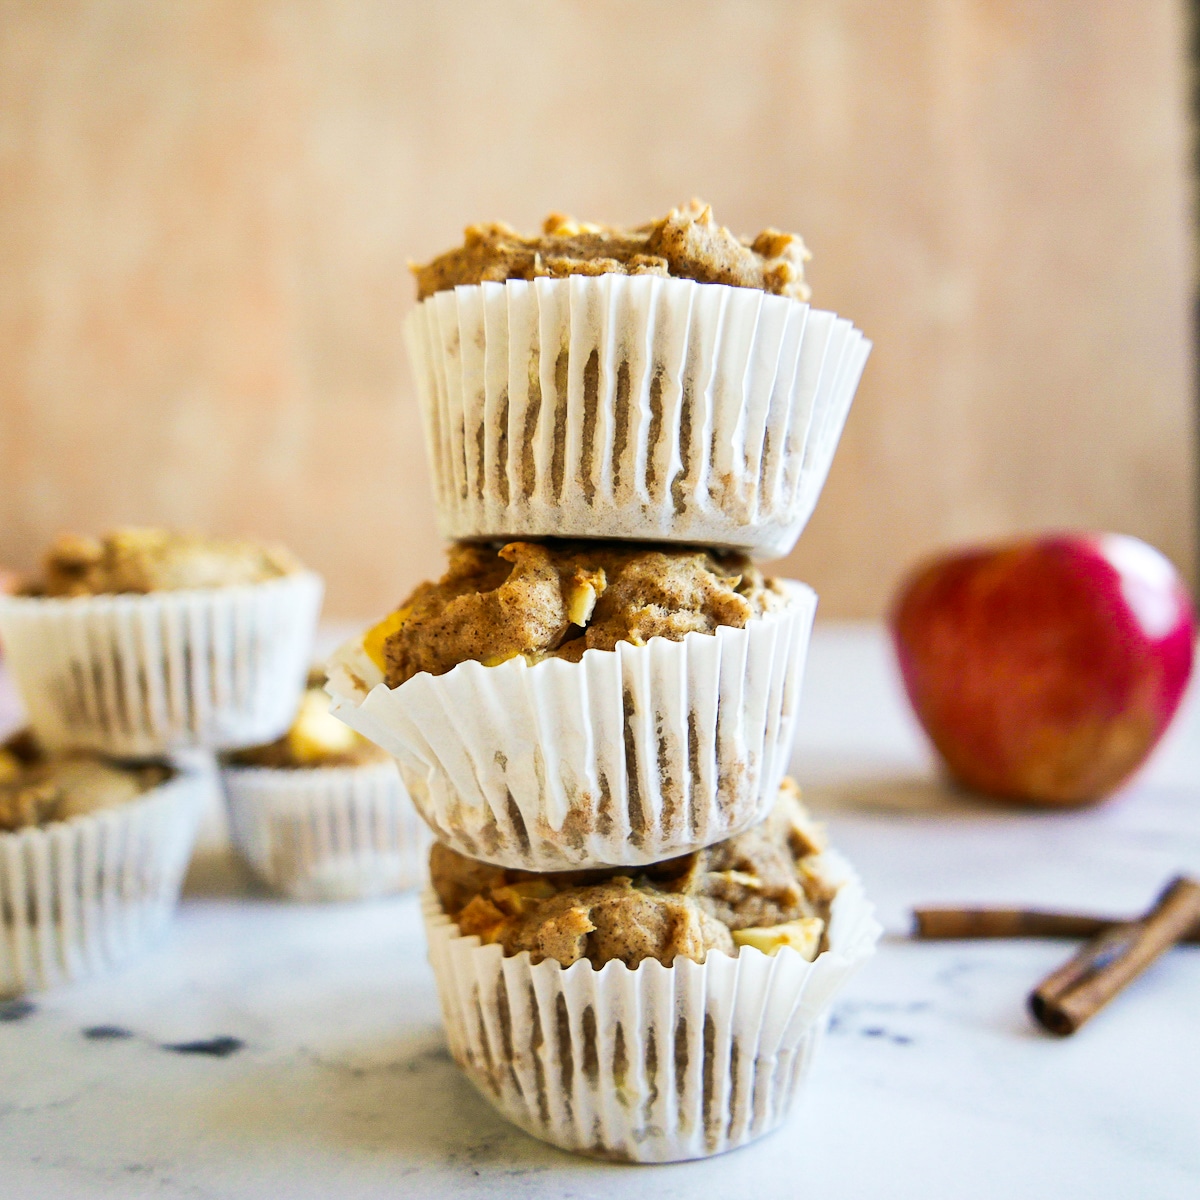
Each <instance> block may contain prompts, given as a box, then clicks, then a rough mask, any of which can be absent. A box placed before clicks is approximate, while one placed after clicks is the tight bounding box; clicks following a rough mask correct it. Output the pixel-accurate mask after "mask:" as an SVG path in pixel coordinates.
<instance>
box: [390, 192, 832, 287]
mask: <svg viewBox="0 0 1200 1200" xmlns="http://www.w3.org/2000/svg"><path fill="white" fill-rule="evenodd" d="M464 237H465V240H464V242H463V244H462V245H461V246H459V247H458V248H457V249H454V250H449V251H447V252H446V253H445V254H441V255H439V256H438V257H437V258H435V259H434V260H433V261H432V262H430V263H427V264H426V265H425V266H417V265H415V264H414V265H413V266H412V272H413V274H414V275H416V277H417V299H418V300H424V299H425V298H426V297H427V296H432V295H433V294H434V293H435V292H442V291H446V290H447V289H448V288H453V287H457V286H459V285H460V284H475V283H484V282H486V281H489V280H493V281H503V280H506V279H538V278H542V277H549V278H553V279H557V278H561V277H563V276H566V275H614V274H615V275H669V276H672V277H674V278H676V279H694V280H696V282H697V283H725V284H729V285H731V286H732V287H743V288H758V289H760V290H761V291H764V292H771V293H773V294H775V295H778V296H788V297H790V298H791V299H793V300H807V299H808V298H809V295H810V294H811V293H810V290H809V287H808V285H807V284H806V283H805V281H804V264H805V263H806V262H807V261H808V259H809V258H811V257H812V256H811V255H810V254H809V252H808V250H807V249H806V248H805V245H804V242H803V241H802V240H801V239H800V238H799V237H798V236H797V235H796V234H794V233H780V231H779V230H778V229H764V230H763V231H762V233H760V234H759V235H758V236H757V237H756V238H754V239H752V240H751V239H749V238H740V237H735V236H734V235H733V234H732V233H730V232H729V230H728V229H726V228H725V227H724V226H723V225H718V224H717V223H716V221H715V220H714V219H713V215H712V209H711V208H710V207H709V206H708V205H707V204H704V203H703V202H701V201H699V200H693V201H692V202H691V203H690V204H686V205H684V206H683V207H682V208H675V209H672V210H671V211H670V212H669V213H668V214H667V215H666V216H665V217H663V218H662V219H661V220H659V221H652V222H651V223H650V224H649V225H640V226H638V227H637V228H636V229H619V228H616V227H615V226H611V225H591V224H588V223H586V222H583V221H576V220H574V219H573V218H572V217H567V216H563V215H562V214H561V213H551V215H550V216H548V217H547V218H546V220H545V222H544V224H543V225H542V232H541V234H540V236H534V237H525V236H523V235H522V234H519V233H517V232H516V230H514V229H512V228H510V227H509V226H508V225H505V224H504V223H503V222H502V221H496V222H494V223H492V224H489V225H471V226H470V227H469V228H468V229H467V230H466V231H465V235H464Z"/></svg>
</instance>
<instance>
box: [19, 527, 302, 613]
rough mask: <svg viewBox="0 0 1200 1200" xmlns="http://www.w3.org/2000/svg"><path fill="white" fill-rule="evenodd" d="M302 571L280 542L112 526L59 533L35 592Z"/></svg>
mask: <svg viewBox="0 0 1200 1200" xmlns="http://www.w3.org/2000/svg"><path fill="white" fill-rule="evenodd" d="M300 570H302V568H301V566H300V563H299V562H298V561H297V560H296V559H295V557H294V556H293V555H292V554H291V553H290V552H289V551H288V550H285V549H284V548H283V547H282V546H263V545H258V544H257V543H255V542H248V541H230V540H223V539H219V538H210V537H202V536H200V535H198V534H193V533H180V532H176V531H173V530H167V529H118V530H114V531H113V532H112V533H108V534H105V535H104V536H103V537H99V538H93V537H80V536H77V535H76V534H62V535H60V536H59V537H58V538H57V539H56V540H55V542H54V543H53V544H52V545H51V547H50V549H49V550H48V551H47V552H46V555H45V559H44V562H43V566H42V576H41V578H40V579H38V580H36V581H34V582H33V583H31V584H30V585H29V587H28V588H27V589H26V590H27V593H28V594H31V595H38V596H57V597H65V596H97V595H108V594H113V593H129V592H132V593H146V592H161V591H181V590H185V589H192V588H214V587H227V586H232V585H235V584H247V583H263V582H266V581H267V580H270V579H278V578H280V577H281V576H284V575H290V574H294V573H296V572H298V571H300Z"/></svg>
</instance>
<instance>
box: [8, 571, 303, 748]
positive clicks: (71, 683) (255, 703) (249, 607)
mask: <svg viewBox="0 0 1200 1200" xmlns="http://www.w3.org/2000/svg"><path fill="white" fill-rule="evenodd" d="M321 592H322V583H321V580H320V577H319V576H317V575H314V574H312V573H311V572H302V573H298V574H295V575H289V576H285V577H284V578H282V579H276V580H270V581H268V582H266V583H258V584H251V585H248V586H238V587H228V588H213V589H206V590H197V591H179V592H153V593H150V594H148V595H115V596H107V595H106V596H82V597H73V598H71V599H57V598H55V599H50V598H45V597H28V596H26V597H22V596H0V640H2V641H3V643H4V647H5V654H6V661H7V665H8V667H9V670H10V671H11V672H12V675H13V679H14V682H15V683H16V686H17V688H18V690H19V691H20V693H21V699H22V701H23V703H24V706H25V710H26V712H27V714H28V717H29V723H30V725H32V727H33V729H34V731H35V732H36V733H37V736H38V738H39V740H40V741H41V742H42V743H43V744H44V745H45V746H47V747H49V748H50V749H52V750H57V749H65V748H84V749H91V750H97V751H99V752H101V753H103V754H108V755H111V756H113V757H118V758H148V757H155V756H158V755H162V754H166V753H171V752H174V751H177V750H183V749H189V748H199V749H208V750H233V749H240V748H242V747H245V746H254V745H260V744H262V743H264V742H269V741H272V740H273V739H275V738H277V737H279V736H280V735H281V734H282V733H284V731H285V730H286V729H287V728H288V726H289V725H290V724H291V721H292V718H293V717H294V716H295V714H296V706H297V704H298V703H299V698H300V695H301V692H302V691H303V687H304V680H305V676H306V674H307V671H308V664H309V656H310V654H311V651H312V639H313V633H314V631H315V628H316V622H317V615H318V613H319V611H320V607H321Z"/></svg>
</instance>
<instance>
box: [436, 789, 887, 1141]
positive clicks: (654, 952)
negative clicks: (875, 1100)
mask: <svg viewBox="0 0 1200 1200" xmlns="http://www.w3.org/2000/svg"><path fill="white" fill-rule="evenodd" d="M451 856H452V857H451ZM431 876H432V880H433V891H431V892H430V893H429V894H428V895H427V897H426V900H425V921H426V929H427V933H428V937H429V946H430V960H431V962H432V964H433V968H434V973H435V975H436V977H437V983H438V992H439V997H440V999H441V1005H442V1013H443V1017H444V1019H445V1023H446V1030H447V1037H448V1040H449V1043H450V1049H451V1052H452V1054H453V1055H454V1058H455V1060H456V1061H457V1062H458V1063H459V1065H460V1066H462V1067H463V1069H464V1070H465V1071H466V1073H467V1075H468V1076H469V1077H470V1078H471V1080H472V1082H474V1083H475V1085H476V1086H477V1087H478V1088H479V1090H480V1092H482V1094H483V1095H484V1096H485V1097H486V1098H487V1099H488V1100H489V1101H490V1102H491V1103H492V1104H493V1105H494V1106H495V1107H496V1108H497V1109H498V1110H499V1111H500V1112H501V1113H502V1114H503V1115H504V1116H506V1117H507V1118H509V1119H510V1120H512V1121H513V1122H515V1123H516V1124H517V1125H519V1126H521V1128H523V1129H525V1130H526V1131H527V1132H529V1133H532V1134H533V1135H534V1136H536V1137H539V1138H542V1139H543V1140H545V1141H549V1142H552V1143H554V1144H555V1145H558V1146H561V1147H563V1148H564V1149H568V1150H573V1151H577V1152H580V1153H584V1154H592V1155H596V1156H600V1157H604V1158H617V1159H625V1160H629V1161H635V1162H670V1161H675V1160H680V1159H689V1158H702V1157H705V1156H708V1155H712V1154H718V1153H721V1152H723V1151H725V1150H730V1149H733V1148H735V1147H737V1146H740V1145H744V1144H745V1143H746V1142H748V1141H751V1140H753V1139H754V1138H756V1137H759V1136H761V1135H762V1134H764V1133H767V1132H769V1131H770V1130H771V1129H773V1128H775V1127H776V1126H777V1125H778V1124H779V1123H780V1122H781V1121H782V1120H783V1119H784V1117H785V1116H786V1114H787V1112H788V1110H789V1108H790V1106H791V1104H792V1101H793V1100H794V1099H795V1096H796V1095H797V1093H798V1090H799V1087H800V1084H801V1082H802V1080H803V1079H804V1077H805V1075H806V1074H807V1071H808V1068H809V1066H810V1065H811V1062H812V1057H813V1053H814V1051H815V1049H816V1046H817V1045H818V1043H819V1042H820V1039H821V1036H822V1034H823V1031H824V1028H825V1024H826V1020H827V1016H828V1012H829V1007H830V1004H831V1002H832V1000H833V997H834V995H835V994H836V993H837V991H838V990H839V989H840V988H841V987H842V985H843V984H844V983H845V982H846V980H847V979H848V978H849V977H850V976H851V975H852V974H853V972H854V971H855V970H857V969H858V967H859V966H860V965H861V964H862V963H863V962H864V961H865V960H866V958H867V957H869V955H870V954H871V953H872V952H873V950H874V946H875V942H876V940H877V938H878V936H879V932H880V930H879V926H878V924H877V923H876V921H875V919H874V917H873V915H872V912H873V910H872V907H871V905H870V904H868V903H867V902H866V900H865V898H864V897H863V894H862V889H861V887H860V885H859V883H858V880H857V878H856V877H855V875H854V873H853V871H852V870H851V869H850V868H849V866H848V865H847V864H846V863H845V862H844V861H843V860H842V859H840V858H839V857H838V856H837V855H835V854H833V853H832V852H831V851H829V850H826V849H825V848H824V845H823V841H822V839H821V838H820V835H819V833H818V832H817V831H816V830H815V828H814V826H813V825H812V823H811V821H809V820H808V818H807V814H806V813H805V812H804V810H803V808H802V806H801V805H800V803H799V799H798V794H797V792H796V789H795V787H794V785H793V784H791V783H790V781H788V782H786V783H785V785H784V787H783V788H782V789H781V793H780V797H779V802H778V803H777V805H776V807H775V809H774V811H773V812H772V814H771V815H770V816H769V817H768V819H767V821H766V822H764V823H763V825H761V826H759V827H756V828H755V829H752V830H750V831H748V832H747V833H744V834H741V835H740V836H739V837H736V838H731V839H729V841H727V842H724V843H718V844H717V845H716V846H712V847H709V848H708V849H707V850H704V851H700V852H697V853H696V854H692V855H687V856H685V857H684V858H683V859H676V860H673V861H672V862H669V863H662V864H656V865H655V866H653V867H650V868H643V869H641V870H639V871H638V872H637V873H636V874H633V873H630V872H628V871H625V872H623V873H622V872H618V871H612V870H606V871H602V872H571V873H562V874H556V875H543V876H536V875H532V874H529V873H522V872H515V871H503V870H499V869H497V868H494V867H490V866H488V865H487V864H484V863H473V862H472V861H471V860H467V859H463V858H462V856H460V855H457V854H455V853H454V852H453V851H448V850H446V849H445V848H444V847H435V848H434V851H433V854H432V856H431Z"/></svg>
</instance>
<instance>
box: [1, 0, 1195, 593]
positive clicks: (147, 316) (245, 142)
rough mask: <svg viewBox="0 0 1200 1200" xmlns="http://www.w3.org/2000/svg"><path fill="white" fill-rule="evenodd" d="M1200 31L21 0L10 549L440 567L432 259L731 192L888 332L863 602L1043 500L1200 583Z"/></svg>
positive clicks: (1163, 3)
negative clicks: (1192, 94)
mask: <svg viewBox="0 0 1200 1200" xmlns="http://www.w3.org/2000/svg"><path fill="white" fill-rule="evenodd" d="M1183 53H1184V29H1183V16H1182V9H1181V6H1180V4H1178V3H1169V2H1167V0H1024V2H1019V0H1003V2H1002V0H992V2H985V0H975V2H971V0H940V2H939V0H903V2H897V0H875V2H868V0H862V2H859V3H855V2H853V0H803V2H801V0H796V2H788V0H778V2H777V3H768V2H751V0H743V2H740V3H735V2H732V0H730V2H727V3H700V2H698V0H686V2H670V3H666V2H659V3H647V2H642V3H588V4H585V3H583V2H582V0H578V2H570V0H544V2H542V3H508V4H499V3H495V2H492V0H471V2H461V3H454V2H450V3H445V2H443V3H438V4H436V5H435V4H432V3H428V4H419V3H396V2H383V0H380V2H377V3H366V2H358V0H337V2H334V0H327V2H319V0H213V2H209V3H203V2H200V0H188V2H182V0H177V2H173V3H169V4H163V3H161V2H151V0H130V2H125V3H119V2H116V0H89V2H77V3H51V2H47V0H27V2H25V3H13V2H6V0H0V562H8V563H9V564H12V565H17V566H21V567H26V566H29V565H31V564H32V563H33V562H34V560H35V558H36V555H37V552H38V550H39V548H40V547H41V546H42V545H43V544H44V543H45V541H46V540H47V539H48V538H49V537H50V536H51V535H52V534H53V533H54V532H55V531H56V530H58V529H60V528H63V527H73V528H76V529H80V530H98V529H101V528H103V527H106V526H110V525H112V524H114V523H131V522H166V523H176V524H183V525H187V526H194V527H200V528H208V529H211V530H214V531H228V532H245V533H258V534H262V535H264V536H269V537H272V538H280V539H283V540H285V541H286V542H288V543H290V544H291V545H292V546H293V547H294V548H295V549H296V550H297V551H298V552H299V553H300V554H301V555H302V556H303V557H305V558H306V559H307V560H308V561H309V562H311V563H312V564H313V565H314V566H316V567H318V568H319V569H321V570H322V571H323V572H324V573H325V574H326V575H327V577H328V580H329V606H330V608H331V610H332V611H333V612H335V613H336V614H338V615H343V616H355V617H360V616H361V617H368V616H372V615H375V614H377V613H379V612H381V611H382V610H383V609H384V608H385V607H387V606H388V605H390V604H392V603H393V602H395V601H397V600H398V599H399V598H400V596H401V594H402V593H403V592H404V591H405V590H406V589H407V588H408V587H409V586H410V585H411V584H412V583H413V582H415V581H416V580H417V579H418V578H419V577H421V576H424V575H427V574H430V573H436V572H437V571H438V569H439V564H440V562H441V551H440V547H439V544H438V541H437V538H436V535H435V534H434V532H433V512H432V507H431V502H430V499H429V491H428V481H427V477H426V473H425V466H424V461H423V449H422V445H421V434H420V426H419V420H418V416H417V412H416V408H415V403H414V400H413V396H412V390H411V381H410V379H409V375H408V370H407V364H406V363H405V361H404V354H403V350H402V347H401V342H400V337H399V325H400V320H401V318H402V316H403V314H404V312H405V311H406V310H407V307H408V306H409V305H410V304H411V303H412V293H413V287H412V284H411V281H410V279H409V278H408V276H407V272H406V270H405V262H406V260H407V259H408V258H410V257H413V258H423V257H427V256H430V255H432V254H434V253H436V252H438V251H439V250H441V249H443V248H445V247H447V246H448V245H450V244H451V243H452V242H454V241H455V240H456V238H457V236H458V234H459V231H460V230H461V228H462V226H463V225H465V224H466V223H468V222H470V221H472V220H477V219H481V218H492V217H504V218H506V219H508V220H510V221H511V222H513V223H515V224H517V225H519V226H522V227H527V228H528V227H532V226H534V225H535V224H536V222H537V221H538V220H539V219H540V218H541V216H542V215H543V214H544V213H545V212H546V211H547V210H549V209H551V208H560V209H566V210H568V211H574V212H575V213H577V214H578V215H581V216H585V217H593V218H601V219H608V220H615V221H630V222H639V221H642V220H645V219H648V218H650V217H652V216H656V215H659V214H661V213H662V212H663V211H665V210H666V208H667V207H669V206H670V205H671V204H674V203H677V202H679V201H681V200H683V199H686V198H687V197H689V196H691V195H692V194H694V193H695V194H699V195H702V196H704V197H705V198H706V199H708V200H709V201H711V202H712V204H713V205H714V207H715V209H716V212H717V215H718V218H719V219H721V220H722V221H723V222H725V223H727V224H730V225H731V226H733V227H734V228H736V229H739V230H741V231H755V230H757V229H759V228H760V227H761V226H762V225H764V224H775V225H778V226H781V227H783V228H789V229H796V230H798V231H800V232H802V233H803V234H804V236H805V238H806V240H807V241H808V243H809V245H810V246H811V247H812V249H813V250H814V252H815V255H816V257H815V260H814V262H813V264H812V268H811V279H812V282H813V285H814V289H815V302H816V303H817V304H818V305H820V306H821V307H828V308H833V309H836V310H837V311H839V312H841V313H843V314H845V315H848V316H850V317H852V318H853V319H854V320H855V321H856V322H857V323H858V324H859V325H860V326H861V327H862V328H864V329H865V330H866V331H867V332H868V333H869V334H870V335H871V336H872V337H873V338H874V340H875V344H876V348H875V354H874V356H873V358H872V361H871V362H870V363H869V364H868V367H867V373H866V376H865V379H864V382H863V386H862V389H861V391H860V394H859V399H858V401H857V403H856V406H855V410H854V412H853V413H852V415H851V419H850V423H849V426H848V428H847V431H846V435H845V437H844V439H843V443H842V447H841V450H840V453H839V457H838V459H837V461H836V463H835V466H834V470H833V473H832V475H831V478H830V481H829V484H828V487H827V489H826V492H825V495H824V498H823V500H822V503H821V505H820V507H819V509H818V512H817V516H816V518H815V519H814V521H813V523H812V525H811V526H810V528H809V530H808V532H807V533H806V535H805V536H804V538H803V539H802V541H801V544H800V547H799V548H798V550H797V551H796V553H795V555H794V556H793V558H792V559H791V560H789V562H788V569H789V571H791V572H792V573H794V574H797V575H800V576H802V577H804V578H806V579H808V580H810V581H811V582H812V583H813V584H814V585H815V586H816V587H817V588H818V590H819V591H820V592H821V594H822V600H823V608H822V611H823V613H824V614H825V615H863V614H872V613H876V612H878V611H879V610H880V609H881V607H882V605H883V604H884V603H885V600H886V597H887V596H888V594H889V591H890V589H891V588H892V587H893V586H894V583H895V581H896V579H897V576H898V574H899V573H900V572H901V571H902V570H903V569H904V567H905V566H906V565H907V564H909V563H910V562H911V560H912V559H913V557H914V556H916V555H918V554H921V553H924V552H927V551H928V550H930V549H931V548H932V547H936V546H941V545H945V544H948V543H952V542H954V541H956V540H960V539H968V538H976V537H982V536H992V535H996V534H1002V533H1006V532H1009V531H1012V530H1018V529H1027V528H1034V527H1041V526H1063V525H1083V526H1103V527H1109V528H1115V529H1121V530H1126V531H1128V532H1132V533H1136V534H1139V535H1141V536H1143V537H1146V538H1148V539H1149V540H1151V541H1153V542H1155V543H1157V544H1158V545H1160V546H1161V547H1162V548H1163V549H1165V550H1166V551H1167V552H1168V553H1169V554H1171V555H1172V556H1173V557H1174V558H1175V559H1176V561H1177V562H1179V563H1180V564H1181V565H1183V566H1184V567H1185V569H1187V570H1188V571H1189V572H1190V571H1192V570H1193V565H1194V561H1193V546H1194V541H1195V527H1194V511H1195V506H1194V501H1193V495H1194V492H1193V487H1194V483H1193V479H1194V448H1193V446H1194V443H1193V425H1194V422H1193V419H1192V415H1191V388H1192V384H1191V376H1190V366H1191V364H1190V352H1189V346H1188V331H1189V326H1188V305H1189V296H1190V288H1191V258H1190V255H1191V250H1190V237H1189V221H1188V211H1189V203H1190V196H1189V189H1188V186H1187V182H1186V162H1187V145H1186V138H1187V134H1186V128H1185V121H1184V111H1185V110H1184V100H1185V93H1184V83H1185V77H1184V61H1183Z"/></svg>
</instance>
